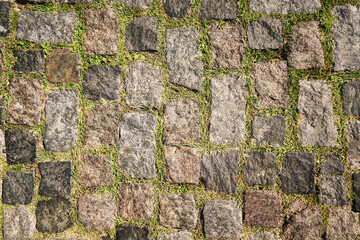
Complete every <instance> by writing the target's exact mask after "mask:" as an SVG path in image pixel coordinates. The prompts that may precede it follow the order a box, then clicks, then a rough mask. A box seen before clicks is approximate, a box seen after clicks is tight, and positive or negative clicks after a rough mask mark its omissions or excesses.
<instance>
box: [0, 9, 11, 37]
mask: <svg viewBox="0 0 360 240" xmlns="http://www.w3.org/2000/svg"><path fill="white" fill-rule="evenodd" d="M10 9H11V2H0V37H7V36H9V26H10Z"/></svg>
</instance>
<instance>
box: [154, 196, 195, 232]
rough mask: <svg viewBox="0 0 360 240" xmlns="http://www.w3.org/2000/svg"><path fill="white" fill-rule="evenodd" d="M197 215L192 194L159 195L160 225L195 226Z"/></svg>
mask: <svg viewBox="0 0 360 240" xmlns="http://www.w3.org/2000/svg"><path fill="white" fill-rule="evenodd" d="M197 217H198V213H197V210H196V205H195V200H194V196H193V195H177V194H166V195H163V196H161V197H160V224H161V225H162V226H165V227H172V228H182V229H191V228H195V226H196V222H197Z"/></svg>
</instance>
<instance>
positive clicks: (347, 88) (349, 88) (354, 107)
mask: <svg viewBox="0 0 360 240" xmlns="http://www.w3.org/2000/svg"><path fill="white" fill-rule="evenodd" d="M342 96H343V99H344V100H343V111H344V114H345V115H347V116H356V117H358V116H360V97H359V96H360V80H359V79H356V80H354V81H352V82H347V83H345V84H343V86H342Z"/></svg>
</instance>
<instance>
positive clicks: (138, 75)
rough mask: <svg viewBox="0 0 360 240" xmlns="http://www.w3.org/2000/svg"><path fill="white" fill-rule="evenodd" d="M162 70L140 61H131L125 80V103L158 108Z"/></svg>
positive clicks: (137, 106) (161, 87)
mask: <svg viewBox="0 0 360 240" xmlns="http://www.w3.org/2000/svg"><path fill="white" fill-rule="evenodd" d="M162 77H163V70H161V69H160V68H156V67H152V66H149V65H147V64H145V63H142V62H132V63H131V64H130V67H129V69H128V73H127V78H126V81H125V90H126V92H127V95H126V104H128V105H131V106H134V107H136V108H141V107H143V106H151V107H155V108H159V107H160V104H161V93H162V91H163V84H162V82H161V79H162Z"/></svg>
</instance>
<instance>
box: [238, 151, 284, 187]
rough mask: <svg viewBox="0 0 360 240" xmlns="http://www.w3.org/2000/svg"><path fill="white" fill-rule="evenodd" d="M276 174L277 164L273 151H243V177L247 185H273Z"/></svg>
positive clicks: (277, 170)
mask: <svg viewBox="0 0 360 240" xmlns="http://www.w3.org/2000/svg"><path fill="white" fill-rule="evenodd" d="M278 174H279V166H278V161H277V160H276V156H275V154H274V153H272V152H246V153H245V164H244V179H245V182H246V184H247V185H250V186H254V185H257V184H259V185H267V186H271V185H274V184H275V178H276V177H277V175H278Z"/></svg>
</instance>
